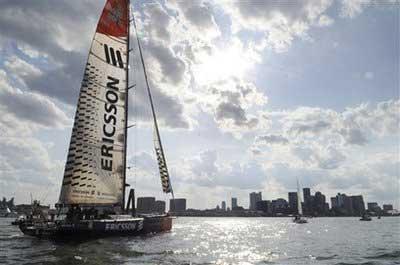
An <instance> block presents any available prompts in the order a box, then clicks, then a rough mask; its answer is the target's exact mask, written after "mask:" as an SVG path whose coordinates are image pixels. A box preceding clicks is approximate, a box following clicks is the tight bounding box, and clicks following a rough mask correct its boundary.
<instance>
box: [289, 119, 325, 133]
mask: <svg viewBox="0 0 400 265" xmlns="http://www.w3.org/2000/svg"><path fill="white" fill-rule="evenodd" d="M330 126H331V124H330V123H329V122H327V121H323V120H319V121H312V120H311V121H308V123H294V124H293V125H292V126H291V128H290V129H289V131H290V132H294V133H296V134H301V133H313V134H318V133H320V132H322V131H324V130H328V129H329V128H330Z"/></svg>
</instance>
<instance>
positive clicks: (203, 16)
mask: <svg viewBox="0 0 400 265" xmlns="http://www.w3.org/2000/svg"><path fill="white" fill-rule="evenodd" d="M177 4H178V6H179V7H180V9H181V10H182V11H183V14H184V16H185V18H186V19H187V20H188V21H189V22H190V23H191V24H192V25H194V26H196V27H198V28H200V29H207V28H213V27H214V26H215V21H214V16H213V13H212V7H211V6H210V5H209V4H208V3H205V2H202V1H192V2H187V1H177Z"/></svg>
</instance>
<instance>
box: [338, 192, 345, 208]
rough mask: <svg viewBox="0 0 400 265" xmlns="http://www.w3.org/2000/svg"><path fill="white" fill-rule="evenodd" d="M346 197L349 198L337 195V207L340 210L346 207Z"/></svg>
mask: <svg viewBox="0 0 400 265" xmlns="http://www.w3.org/2000/svg"><path fill="white" fill-rule="evenodd" d="M346 197H347V196H346V194H340V193H338V194H337V195H336V202H337V207H338V208H343V207H344V201H345V198H346Z"/></svg>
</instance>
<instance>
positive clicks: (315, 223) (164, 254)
mask: <svg viewBox="0 0 400 265" xmlns="http://www.w3.org/2000/svg"><path fill="white" fill-rule="evenodd" d="M11 221H12V219H7V218H1V219H0V264H18V265H19V264H107V265H108V264H337V265H339V264H341V265H345V264H364V265H367V264H370V265H375V264H400V218H398V217H382V219H377V218H373V220H372V221H371V222H361V221H359V218H356V217H351V218H350V217H349V218H312V219H309V222H308V223H307V224H294V223H293V222H292V221H291V219H289V218H207V217H201V218H200V217H198V218H190V217H179V218H177V219H175V220H174V226H173V230H172V231H171V232H168V233H163V234H158V235H151V236H144V237H112V238H103V239H96V240H90V241H86V242H63V243H61V242H52V241H48V240H40V239H36V238H32V237H28V236H24V235H23V234H22V233H21V232H20V231H19V229H18V227H17V226H11V225H10V223H11Z"/></svg>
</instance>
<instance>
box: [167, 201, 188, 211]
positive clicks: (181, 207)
mask: <svg viewBox="0 0 400 265" xmlns="http://www.w3.org/2000/svg"><path fill="white" fill-rule="evenodd" d="M169 211H170V212H184V211H186V199H182V198H181V199H170V200H169Z"/></svg>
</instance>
